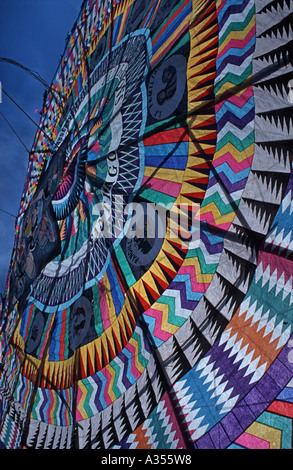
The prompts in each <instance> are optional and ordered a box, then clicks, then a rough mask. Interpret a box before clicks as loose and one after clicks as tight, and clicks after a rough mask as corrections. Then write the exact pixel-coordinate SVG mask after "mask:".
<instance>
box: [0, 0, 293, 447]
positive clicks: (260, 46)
mask: <svg viewBox="0 0 293 470" xmlns="http://www.w3.org/2000/svg"><path fill="white" fill-rule="evenodd" d="M292 43H293V32H292V0H274V1H270V0H149V1H147V0H135V1H134V0H121V1H118V0H112V1H109V0H99V1H98V0H96V1H95V0H86V1H84V2H83V4H82V6H81V10H80V14H79V17H78V19H77V21H76V23H75V25H74V26H73V29H72V31H71V33H70V35H69V37H68V40H67V44H66V48H65V51H64V54H63V56H62V59H61V60H60V63H59V67H58V69H57V73H56V75H55V78H54V80H53V82H52V84H51V86H50V88H49V91H48V93H47V94H46V96H45V98H44V103H43V108H42V113H41V117H40V123H39V129H38V131H37V134H36V136H35V140H34V143H33V146H32V151H31V155H30V161H29V167H28V171H27V177H26V181H25V187H24V191H23V196H22V200H21V205H20V210H19V214H18V218H17V223H16V236H15V244H14V249H13V254H12V259H11V265H10V269H9V274H8V279H7V287H6V291H5V296H4V300H3V305H2V314H1V317H0V320H1V322H0V344H1V372H0V417H1V418H0V447H1V448H7V449H22V448H33V449H43V448H44V449H53V448H60V449H63V448H79V449H87V448H91V449H210V448H212V449H231V448H279V449H281V448H291V447H292V418H293V380H292V377H293V339H292V338H293V337H292V325H293V305H292V304H293V289H292V276H293V234H292V230H293V175H292V173H291V170H292V159H293V153H292V148H293V147H292V143H293V142H292V139H293V123H292V121H293V117H292V116H293V114H292V103H293V95H292V89H293V67H292V63H293V61H292V50H293V49H292V47H293V44H292Z"/></svg>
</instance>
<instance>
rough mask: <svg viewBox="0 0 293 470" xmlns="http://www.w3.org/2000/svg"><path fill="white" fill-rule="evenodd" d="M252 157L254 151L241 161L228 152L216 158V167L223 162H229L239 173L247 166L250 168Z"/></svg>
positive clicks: (234, 170) (235, 171)
mask: <svg viewBox="0 0 293 470" xmlns="http://www.w3.org/2000/svg"><path fill="white" fill-rule="evenodd" d="M252 157H253V153H252V155H249V156H248V157H247V158H245V159H244V160H242V161H241V162H237V161H236V160H235V158H234V157H233V155H231V153H229V152H226V153H224V155H221V156H220V157H219V158H216V159H215V160H214V167H215V168H217V167H218V166H220V165H221V164H222V163H227V164H228V165H229V167H230V168H231V169H232V170H233V172H234V173H238V172H239V171H242V170H245V169H246V168H250V166H251V162H252Z"/></svg>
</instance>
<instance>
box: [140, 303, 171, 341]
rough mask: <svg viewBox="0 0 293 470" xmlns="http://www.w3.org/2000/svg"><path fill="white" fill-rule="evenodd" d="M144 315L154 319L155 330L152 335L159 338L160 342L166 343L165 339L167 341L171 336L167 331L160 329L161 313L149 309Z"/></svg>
mask: <svg viewBox="0 0 293 470" xmlns="http://www.w3.org/2000/svg"><path fill="white" fill-rule="evenodd" d="M144 315H148V316H150V317H153V318H156V323H155V328H154V332H153V335H154V336H155V337H156V338H159V339H161V340H162V341H167V339H169V338H170V336H172V334H171V333H168V332H167V331H164V330H162V329H161V325H162V318H163V313H162V312H161V311H160V310H155V309H153V308H149V309H147V311H146V312H145V313H144Z"/></svg>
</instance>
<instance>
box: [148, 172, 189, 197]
mask: <svg viewBox="0 0 293 470" xmlns="http://www.w3.org/2000/svg"><path fill="white" fill-rule="evenodd" d="M142 184H143V185H144V184H145V185H146V187H147V188H151V189H154V190H155V191H159V192H160V193H163V194H168V196H173V197H177V196H178V194H179V193H180V189H181V184H180V183H174V182H172V181H166V180H161V179H159V178H151V179H149V178H148V177H146V176H144V177H143V179H142Z"/></svg>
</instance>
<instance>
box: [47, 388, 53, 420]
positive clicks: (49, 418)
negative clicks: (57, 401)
mask: <svg viewBox="0 0 293 470" xmlns="http://www.w3.org/2000/svg"><path fill="white" fill-rule="evenodd" d="M48 392H49V395H50V405H49V407H48V409H47V420H48V423H49V424H50V423H51V424H54V421H53V422H52V421H51V410H52V408H53V406H54V399H53V395H52V392H51V390H48Z"/></svg>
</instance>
